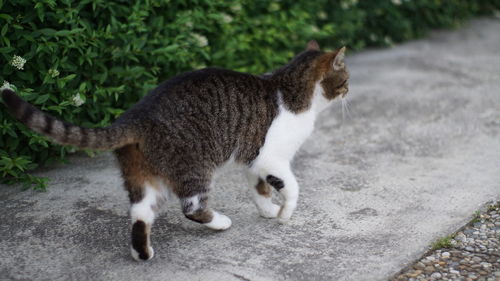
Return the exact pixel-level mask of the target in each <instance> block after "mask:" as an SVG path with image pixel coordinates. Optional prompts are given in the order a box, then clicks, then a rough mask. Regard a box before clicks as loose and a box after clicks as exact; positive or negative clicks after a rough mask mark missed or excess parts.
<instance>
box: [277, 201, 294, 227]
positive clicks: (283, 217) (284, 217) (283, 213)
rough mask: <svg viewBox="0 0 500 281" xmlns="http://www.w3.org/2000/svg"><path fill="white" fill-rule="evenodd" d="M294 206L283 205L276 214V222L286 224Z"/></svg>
mask: <svg viewBox="0 0 500 281" xmlns="http://www.w3.org/2000/svg"><path fill="white" fill-rule="evenodd" d="M294 209H295V208H293V207H289V206H287V205H285V206H283V207H282V208H281V210H280V211H279V214H278V222H279V223H281V224H286V223H288V222H289V221H290V218H291V217H292V213H293V210H294Z"/></svg>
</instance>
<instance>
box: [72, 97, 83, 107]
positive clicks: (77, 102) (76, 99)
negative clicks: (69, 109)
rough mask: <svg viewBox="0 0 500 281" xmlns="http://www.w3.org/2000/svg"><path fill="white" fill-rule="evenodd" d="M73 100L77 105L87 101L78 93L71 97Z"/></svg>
mask: <svg viewBox="0 0 500 281" xmlns="http://www.w3.org/2000/svg"><path fill="white" fill-rule="evenodd" d="M71 100H72V101H73V104H74V105H75V106H80V105H82V104H84V103H85V101H83V99H82V97H81V96H80V94H76V95H74V96H73V98H72V99H71Z"/></svg>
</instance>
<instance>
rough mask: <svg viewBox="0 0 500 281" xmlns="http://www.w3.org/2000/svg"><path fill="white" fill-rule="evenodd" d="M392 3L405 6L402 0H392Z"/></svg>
mask: <svg viewBox="0 0 500 281" xmlns="http://www.w3.org/2000/svg"><path fill="white" fill-rule="evenodd" d="M391 2H392V4H394V5H396V6H399V5H401V4H403V2H402V1H401V0H391Z"/></svg>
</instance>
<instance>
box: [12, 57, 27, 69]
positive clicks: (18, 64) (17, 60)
mask: <svg viewBox="0 0 500 281" xmlns="http://www.w3.org/2000/svg"><path fill="white" fill-rule="evenodd" d="M25 63H26V60H25V59H24V58H23V57H20V56H18V55H15V56H13V57H12V61H11V62H10V65H12V66H13V67H15V68H17V69H19V70H23V69H24V64H25Z"/></svg>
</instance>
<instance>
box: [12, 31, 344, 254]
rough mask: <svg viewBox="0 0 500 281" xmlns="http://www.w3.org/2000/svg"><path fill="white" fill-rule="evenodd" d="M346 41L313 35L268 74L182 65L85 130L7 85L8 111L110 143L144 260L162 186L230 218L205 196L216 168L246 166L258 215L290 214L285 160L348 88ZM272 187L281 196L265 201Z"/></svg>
mask: <svg viewBox="0 0 500 281" xmlns="http://www.w3.org/2000/svg"><path fill="white" fill-rule="evenodd" d="M344 52H345V48H344V47H343V48H341V49H339V50H336V51H333V52H322V51H320V50H319V46H318V44H317V43H316V42H315V41H311V42H309V43H308V44H307V48H306V50H305V51H303V52H302V53H300V54H299V55H297V56H296V57H295V58H293V59H292V60H291V61H290V62H289V63H288V64H286V65H285V66H283V67H281V68H279V69H277V70H276V71H274V72H273V73H270V74H267V75H262V76H255V75H250V74H246V73H239V72H234V71H230V70H224V69H218V68H206V69H202V70H197V71H193V72H188V73H184V74H180V75H178V76H175V77H173V78H172V79H170V80H168V81H166V82H163V83H162V84H160V85H159V86H158V87H157V88H156V89H154V90H153V91H152V92H151V93H149V94H148V95H147V96H145V97H144V98H143V99H142V100H141V101H139V102H138V103H137V104H135V105H134V106H133V107H132V108H130V109H129V110H128V111H126V112H125V113H124V114H123V115H121V116H120V118H119V119H118V120H116V122H114V123H113V124H112V125H111V126H109V127H106V128H96V129H88V128H82V127H79V126H76V125H73V124H69V123H66V122H63V121H60V120H57V119H55V118H54V117H51V116H48V115H46V114H44V113H42V112H41V111H40V110H38V109H36V108H35V107H33V106H32V105H31V104H29V103H27V102H25V101H24V100H22V99H21V98H19V97H18V96H17V95H16V94H15V93H14V92H13V91H11V90H4V91H3V92H2V97H3V100H4V103H5V104H6V106H7V107H8V109H9V110H10V111H11V113H12V114H13V115H14V116H15V117H16V118H17V119H19V120H20V121H22V122H23V123H24V124H25V125H26V126H28V127H29V128H31V129H32V130H34V131H36V132H38V133H41V134H43V135H45V136H47V137H49V138H50V139H52V140H53V141H55V142H56V143H59V144H66V145H74V146H77V147H81V148H90V149H100V150H110V149H112V150H115V152H116V155H117V158H118V162H119V164H120V168H121V172H122V175H123V180H124V185H125V188H126V190H127V191H128V195H129V198H130V202H131V208H130V215H131V218H132V246H131V251H132V256H133V257H134V258H135V259H136V260H149V259H151V258H152V257H153V255H154V252H153V248H152V247H151V242H150V239H149V236H150V232H151V226H152V224H153V221H154V219H155V213H156V212H157V210H158V207H159V206H160V205H161V203H162V202H163V201H164V198H165V195H166V194H167V192H173V193H174V194H175V195H176V196H177V197H178V198H179V200H180V203H181V208H182V212H183V213H184V215H185V216H186V217H187V218H188V219H190V220H193V221H195V222H198V223H201V224H203V225H205V226H207V227H209V228H211V229H216V230H224V229H227V228H229V227H230V226H231V220H230V219H229V218H228V217H227V216H225V215H223V214H221V213H218V212H216V211H214V210H212V209H210V207H209V204H208V201H209V200H208V192H209V186H210V183H211V180H212V176H213V174H214V171H215V170H216V169H217V167H219V166H221V165H222V164H224V163H226V162H228V161H234V162H236V163H239V164H243V165H244V166H246V167H247V168H248V169H247V175H248V178H249V180H250V183H251V187H252V188H251V190H252V197H253V200H254V202H255V205H256V206H257V209H258V211H259V213H260V215H261V216H263V217H266V218H276V217H277V218H278V219H279V220H280V221H281V222H284V221H286V220H288V219H289V218H290V217H291V215H292V212H293V211H294V209H295V207H296V205H297V199H298V195H299V186H298V184H297V181H296V179H295V177H294V175H293V173H292V170H291V168H290V161H291V160H292V157H293V156H294V154H295V152H296V151H297V150H298V149H299V147H300V145H301V144H302V143H303V142H304V140H305V139H306V138H307V137H308V136H309V135H310V134H311V132H312V130H313V126H314V121H315V118H316V116H317V115H318V113H319V112H320V111H322V110H323V109H325V108H326V107H327V106H328V105H329V104H331V101H332V100H333V99H334V98H336V97H338V96H342V97H343V96H344V95H345V94H346V93H347V91H348V83H347V79H348V78H349V75H348V72H347V70H346V67H345V64H344ZM271 187H273V188H275V189H276V190H277V191H278V192H279V193H280V194H281V195H282V197H283V204H282V206H278V205H276V204H274V203H273V202H272V200H271V194H272V192H271Z"/></svg>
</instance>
